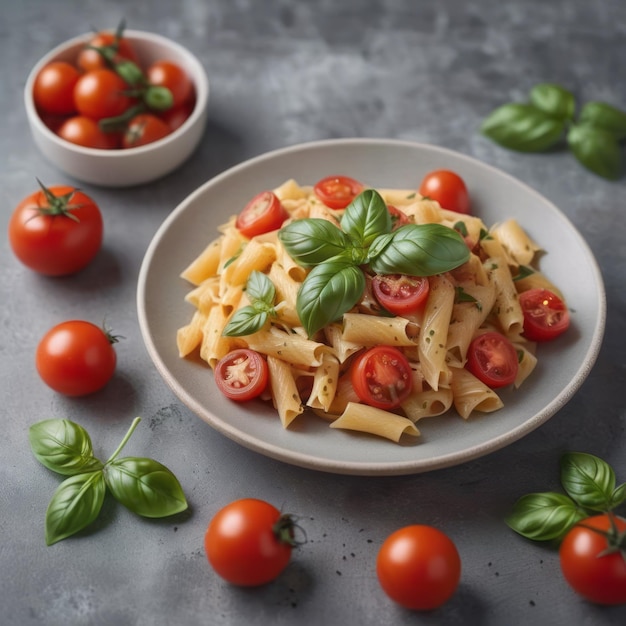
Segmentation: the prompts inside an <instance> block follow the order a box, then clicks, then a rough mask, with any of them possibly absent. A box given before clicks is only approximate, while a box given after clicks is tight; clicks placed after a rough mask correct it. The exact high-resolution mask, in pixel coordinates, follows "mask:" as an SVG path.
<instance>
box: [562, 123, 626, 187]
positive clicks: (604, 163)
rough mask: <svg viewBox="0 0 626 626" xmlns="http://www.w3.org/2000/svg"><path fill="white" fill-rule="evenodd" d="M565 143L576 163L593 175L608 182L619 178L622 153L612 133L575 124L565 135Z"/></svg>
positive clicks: (586, 125) (594, 127)
mask: <svg viewBox="0 0 626 626" xmlns="http://www.w3.org/2000/svg"><path fill="white" fill-rule="evenodd" d="M567 143H568V145H569V147H570V149H571V151H572V152H573V153H574V156H575V157H576V158H577V159H578V161H580V163H582V164H583V165H584V166H585V167H586V168H587V169H588V170H591V171H592V172H593V173H594V174H597V175H598V176H601V177H602V178H607V179H609V180H616V179H618V178H619V177H620V176H621V173H622V151H621V148H620V145H619V142H618V141H617V138H616V137H615V135H613V134H612V133H610V132H608V131H606V130H603V129H602V128H598V127H596V126H591V125H590V124H576V125H574V126H572V127H571V128H570V129H569V132H568V133H567Z"/></svg>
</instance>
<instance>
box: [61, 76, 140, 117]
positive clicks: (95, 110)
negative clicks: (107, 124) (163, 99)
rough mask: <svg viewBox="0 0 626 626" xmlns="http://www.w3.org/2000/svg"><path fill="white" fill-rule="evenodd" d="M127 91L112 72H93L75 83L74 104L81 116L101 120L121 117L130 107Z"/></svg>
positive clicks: (124, 85) (130, 99) (125, 85)
mask: <svg viewBox="0 0 626 626" xmlns="http://www.w3.org/2000/svg"><path fill="white" fill-rule="evenodd" d="M127 91H128V85H127V84H126V83H125V82H124V80H123V79H122V78H121V77H120V76H118V75H117V74H116V73H115V72H114V71H113V70H109V69H99V70H93V71H91V72H87V73H86V74H83V75H82V76H81V77H80V78H79V79H78V81H77V82H76V86H75V87H74V102H75V104H76V109H77V110H78V112H79V113H80V114H81V115H85V116H87V117H91V118H92V119H94V120H101V119H104V118H107V117H115V116H117V115H121V114H122V113H124V111H126V109H128V108H129V107H130V106H131V104H132V103H133V99H132V98H130V97H129V96H128V95H127Z"/></svg>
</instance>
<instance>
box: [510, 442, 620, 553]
mask: <svg viewBox="0 0 626 626" xmlns="http://www.w3.org/2000/svg"><path fill="white" fill-rule="evenodd" d="M560 469H561V484H562V486H563V489H564V490H565V493H559V492H553V491H547V492H541V493H530V494H527V495H525V496H522V497H521V498H520V499H519V500H518V501H517V502H516V503H515V505H514V507H513V511H512V512H511V514H510V515H509V516H508V518H507V519H506V523H507V524H508V525H509V526H510V527H511V528H512V529H513V530H514V531H515V532H517V533H519V534H520V535H522V536H524V537H526V538H528V539H533V540H535V541H551V540H555V539H556V540H558V539H561V538H562V537H563V536H564V535H565V534H566V533H567V531H568V530H570V529H571V528H572V527H573V526H574V525H575V524H577V523H578V522H580V521H581V520H583V519H585V518H587V517H589V516H590V515H591V514H593V513H598V512H609V511H612V510H613V509H615V508H616V507H618V506H619V505H620V504H622V503H623V502H624V501H626V483H624V484H621V485H619V486H616V477H615V472H614V471H613V468H612V467H611V466H610V465H609V464H608V463H606V462H605V461H603V460H602V459H600V458H598V457H597V456H594V455H592V454H586V453H584V452H568V453H566V454H564V455H563V456H562V457H561V463H560Z"/></svg>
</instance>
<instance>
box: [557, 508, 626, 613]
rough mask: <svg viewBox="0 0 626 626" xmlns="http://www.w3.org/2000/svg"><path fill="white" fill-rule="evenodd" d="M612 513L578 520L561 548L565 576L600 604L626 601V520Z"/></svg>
mask: <svg viewBox="0 0 626 626" xmlns="http://www.w3.org/2000/svg"><path fill="white" fill-rule="evenodd" d="M611 517H612V518H613V523H611ZM611 517H610V516H609V515H607V514H606V513H605V514H602V515H595V516H594V517H589V518H587V519H584V520H583V521H581V522H578V524H576V526H574V528H572V529H571V530H570V531H569V532H568V533H567V534H566V535H565V537H564V539H563V541H562V542H561V547H560V549H559V557H560V562H561V570H562V572H563V576H564V577H565V580H567V582H568V583H569V584H570V586H571V587H572V588H573V589H574V591H576V592H577V593H579V594H580V595H581V596H583V597H584V598H586V599H587V600H589V601H591V602H595V603H596V604H611V605H614V604H626V558H625V557H624V554H623V551H624V544H625V542H626V520H624V519H622V518H620V517H617V516H615V515H611ZM620 548H621V551H620Z"/></svg>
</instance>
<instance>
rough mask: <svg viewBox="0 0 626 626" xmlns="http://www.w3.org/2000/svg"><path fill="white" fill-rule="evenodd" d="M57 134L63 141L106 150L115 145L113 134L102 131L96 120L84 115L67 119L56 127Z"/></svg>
mask: <svg viewBox="0 0 626 626" xmlns="http://www.w3.org/2000/svg"><path fill="white" fill-rule="evenodd" d="M57 135H59V137H61V138H62V139H65V141H69V142H71V143H75V144H76V145H78V146H84V147H85V148H97V149H99V150H107V149H110V148H115V147H116V139H115V136H114V135H112V134H110V133H106V132H104V131H103V130H102V129H101V128H100V126H99V125H98V122H96V121H95V120H93V119H91V118H90V117H85V116H84V115H75V116H74V117H70V118H69V119H67V120H66V121H65V122H63V124H61V126H60V127H59V128H58V129H57Z"/></svg>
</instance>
